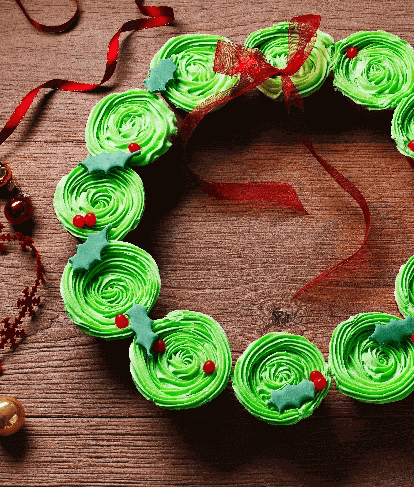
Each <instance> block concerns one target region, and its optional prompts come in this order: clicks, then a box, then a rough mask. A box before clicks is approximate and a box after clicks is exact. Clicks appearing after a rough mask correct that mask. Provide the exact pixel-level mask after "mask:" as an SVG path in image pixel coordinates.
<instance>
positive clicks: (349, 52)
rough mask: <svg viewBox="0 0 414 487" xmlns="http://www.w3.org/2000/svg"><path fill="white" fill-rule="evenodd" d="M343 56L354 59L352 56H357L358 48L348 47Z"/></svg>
mask: <svg viewBox="0 0 414 487" xmlns="http://www.w3.org/2000/svg"><path fill="white" fill-rule="evenodd" d="M345 56H346V57H347V58H348V59H354V57H357V56H358V49H357V48H356V47H348V49H347V50H346V54H345Z"/></svg>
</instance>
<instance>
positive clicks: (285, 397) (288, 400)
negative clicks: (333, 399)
mask: <svg viewBox="0 0 414 487" xmlns="http://www.w3.org/2000/svg"><path fill="white" fill-rule="evenodd" d="M314 397H315V386H314V384H313V382H311V381H310V380H306V379H303V380H302V382H300V383H299V384H296V385H292V384H286V385H285V387H283V389H279V390H278V391H272V397H271V398H270V399H269V401H268V404H273V406H275V407H276V409H277V410H278V411H279V413H282V412H283V410H284V409H291V408H299V407H300V406H301V405H302V404H303V403H304V402H305V401H309V400H312V399H313V398H314ZM289 406H290V407H289Z"/></svg>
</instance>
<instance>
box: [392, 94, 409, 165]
mask: <svg viewBox="0 0 414 487" xmlns="http://www.w3.org/2000/svg"><path fill="white" fill-rule="evenodd" d="M391 137H392V138H393V139H394V140H395V142H396V143H397V149H398V150H399V151H400V152H401V154H404V155H405V156H408V157H411V158H412V159H414V152H413V151H412V150H411V149H409V148H408V144H409V143H410V142H411V141H412V140H414V93H410V94H409V95H407V96H406V97H405V98H404V99H403V100H402V101H401V102H400V103H399V104H398V105H397V108H396V109H395V111H394V115H393V117H392V123H391Z"/></svg>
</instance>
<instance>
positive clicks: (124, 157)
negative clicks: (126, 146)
mask: <svg viewBox="0 0 414 487" xmlns="http://www.w3.org/2000/svg"><path fill="white" fill-rule="evenodd" d="M137 154H139V151H136V152H123V151H121V150H117V151H116V152H113V153H109V152H101V153H100V154H99V155H97V156H91V155H88V156H87V158H86V159H85V160H84V161H82V162H80V163H79V165H81V166H83V167H84V168H85V169H86V170H87V171H88V172H89V173H92V172H96V171H103V172H104V173H105V174H106V173H107V172H108V171H110V170H111V169H112V168H114V167H122V168H123V169H124V168H125V167H127V166H128V165H127V163H128V161H129V160H130V159H131V157H132V156H135V155H137Z"/></svg>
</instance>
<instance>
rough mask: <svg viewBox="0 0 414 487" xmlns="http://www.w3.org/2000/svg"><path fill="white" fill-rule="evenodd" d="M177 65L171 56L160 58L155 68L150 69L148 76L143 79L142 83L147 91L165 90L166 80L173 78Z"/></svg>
mask: <svg viewBox="0 0 414 487" xmlns="http://www.w3.org/2000/svg"><path fill="white" fill-rule="evenodd" d="M176 70H177V66H176V65H175V64H174V61H173V60H172V58H170V57H169V58H167V59H161V60H160V61H159V63H158V64H157V66H156V67H155V68H152V69H150V72H149V78H147V79H146V80H144V85H145V86H146V87H147V90H148V91H149V92H151V93H152V92H154V91H157V92H158V91H165V89H166V88H165V86H166V84H167V83H168V81H170V80H172V79H174V73H175V71H176Z"/></svg>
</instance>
